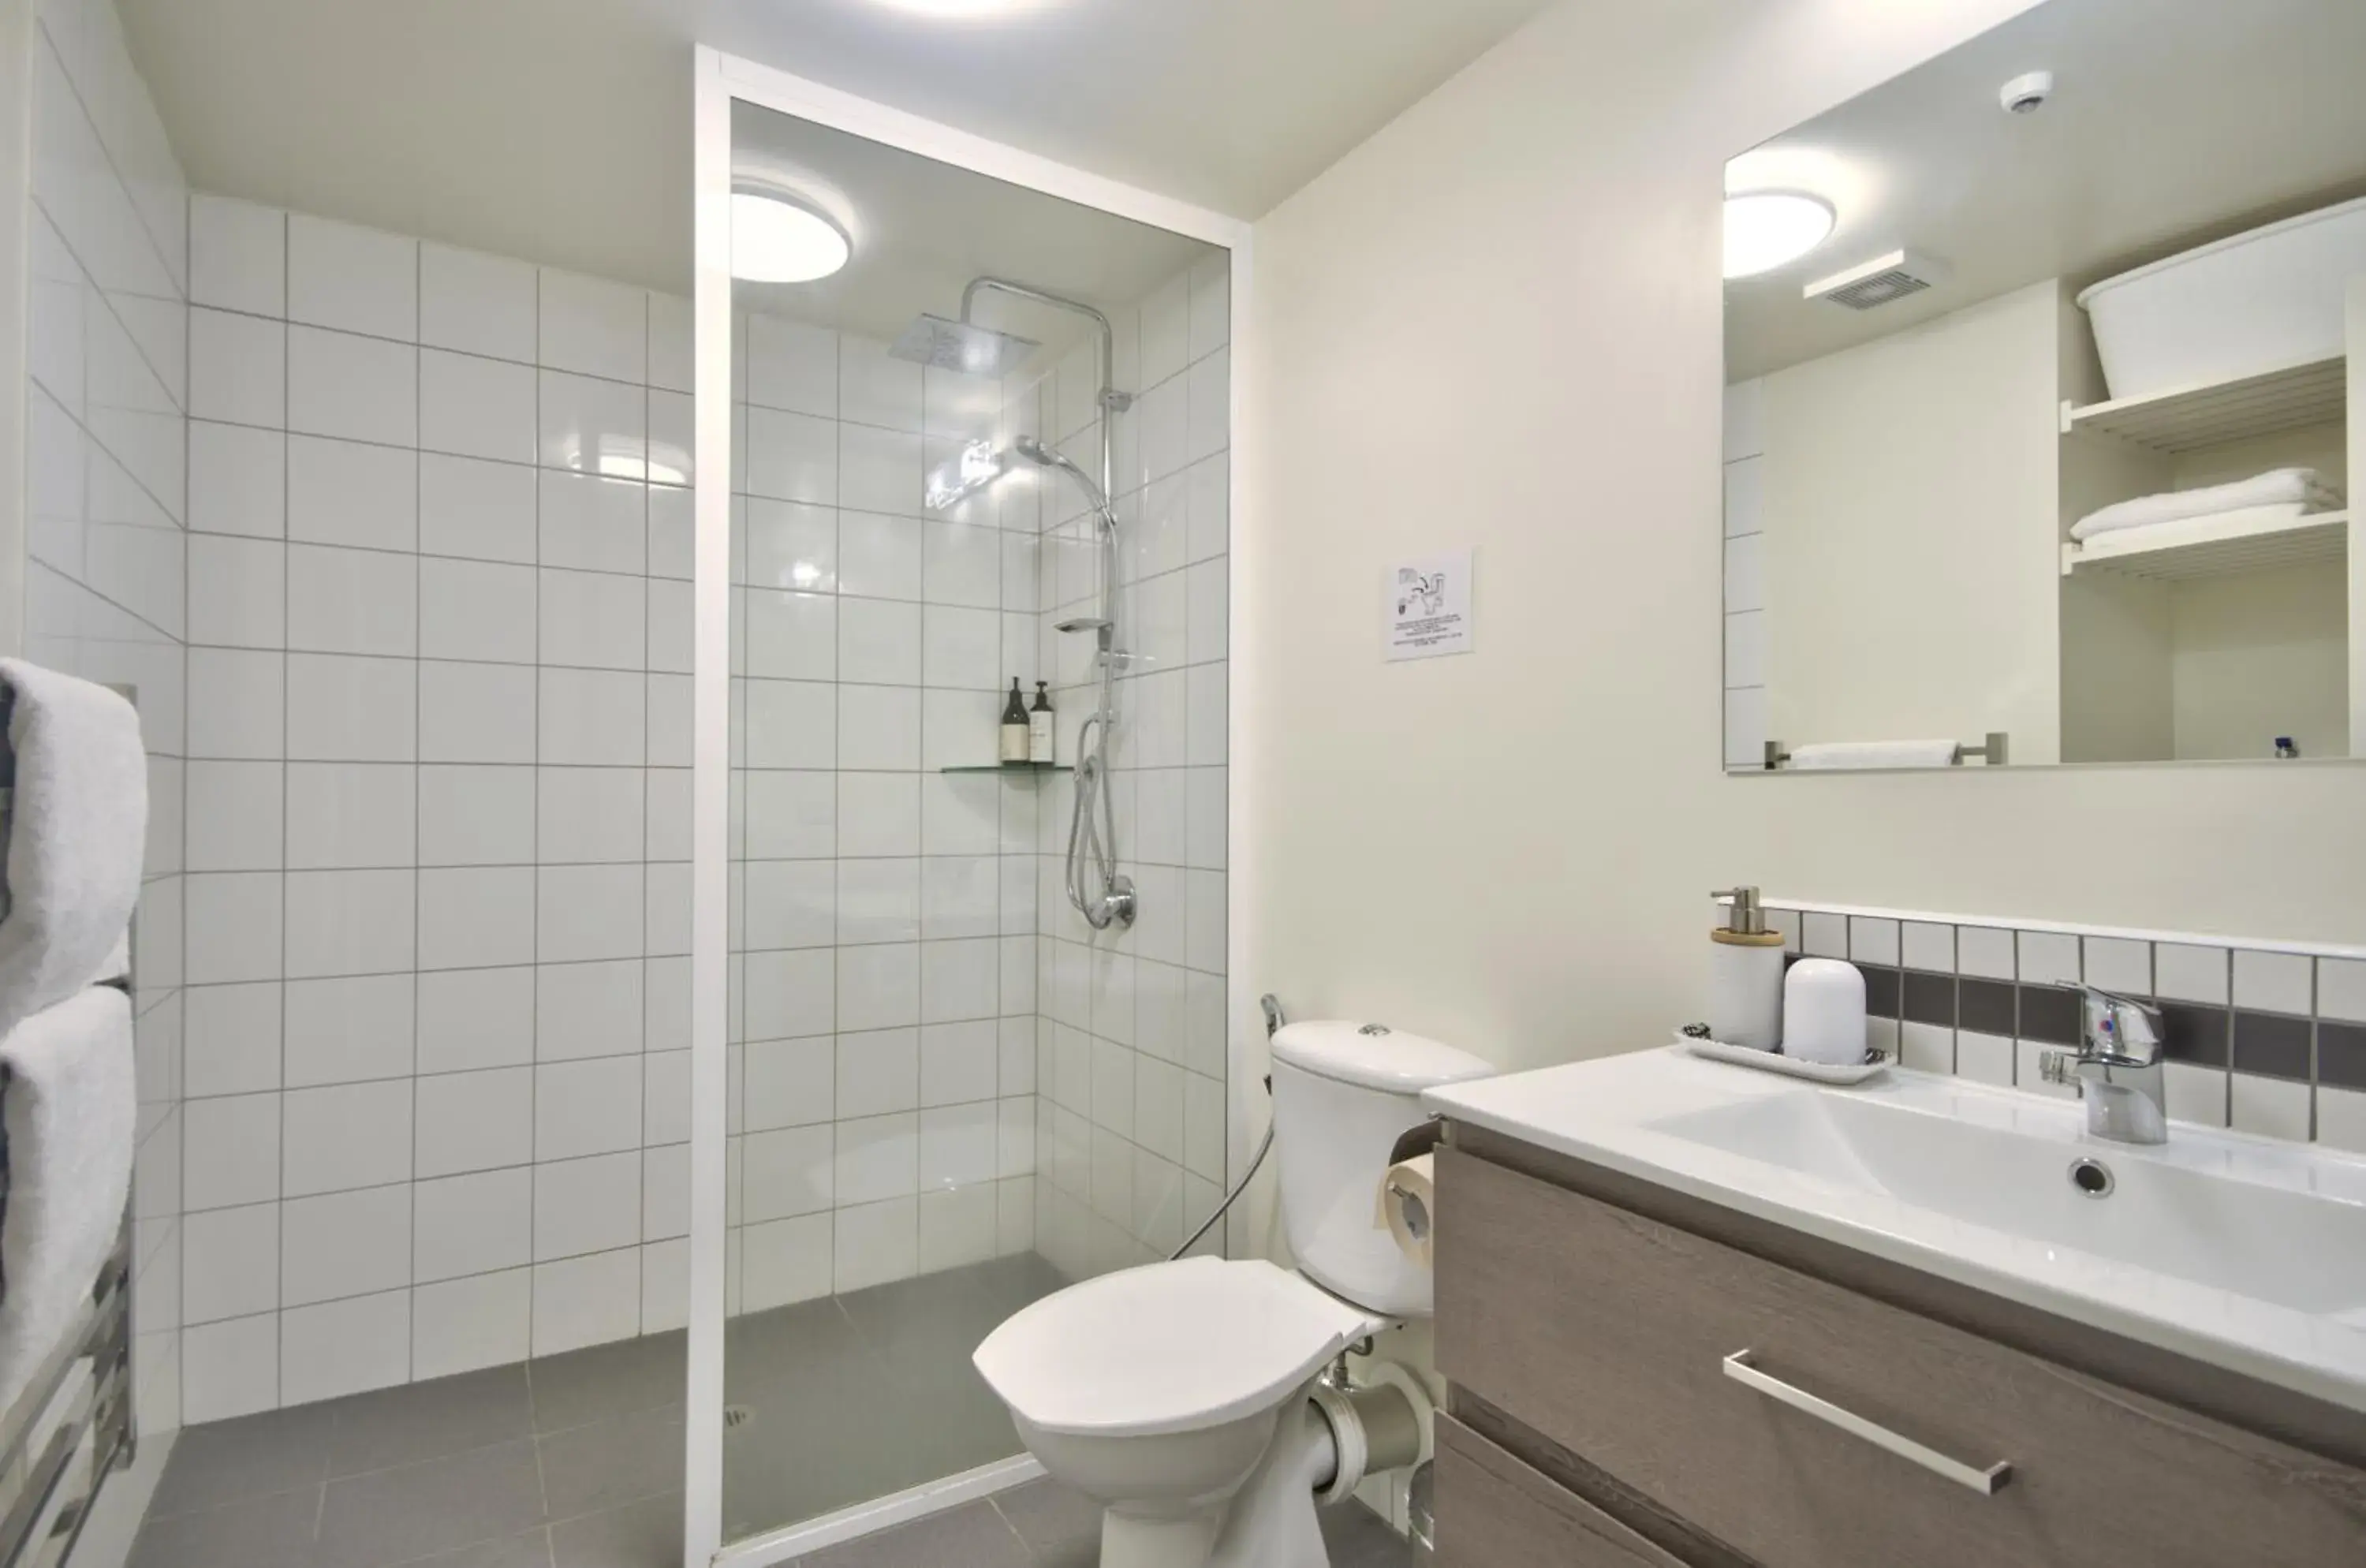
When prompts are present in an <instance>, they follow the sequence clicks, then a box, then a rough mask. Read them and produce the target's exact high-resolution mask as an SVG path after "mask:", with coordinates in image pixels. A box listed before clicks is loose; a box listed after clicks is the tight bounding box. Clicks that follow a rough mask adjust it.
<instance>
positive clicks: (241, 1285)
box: [181, 1203, 279, 1324]
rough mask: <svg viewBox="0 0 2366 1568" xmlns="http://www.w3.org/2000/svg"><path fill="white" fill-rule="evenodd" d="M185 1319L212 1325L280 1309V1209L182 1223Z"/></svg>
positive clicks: (217, 1213) (215, 1214)
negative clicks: (224, 1320) (219, 1321)
mask: <svg viewBox="0 0 2366 1568" xmlns="http://www.w3.org/2000/svg"><path fill="white" fill-rule="evenodd" d="M182 1257H183V1259H184V1262H183V1265H182V1276H181V1291H182V1297H181V1315H182V1321H184V1322H185V1323H190V1324H197V1323H212V1322H215V1321H217V1320H219V1319H221V1318H226V1317H243V1316H246V1315H248V1314H254V1313H259V1312H271V1311H273V1310H275V1309H276V1308H277V1307H278V1305H279V1205H278V1204H276V1203H255V1204H251V1205H249V1206H247V1207H245V1208H241V1209H208V1210H206V1211H204V1212H202V1213H192V1214H189V1215H187V1216H186V1217H185V1218H184V1219H183V1221H182Z"/></svg>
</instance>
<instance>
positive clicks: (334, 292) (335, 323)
mask: <svg viewBox="0 0 2366 1568" xmlns="http://www.w3.org/2000/svg"><path fill="white" fill-rule="evenodd" d="M287 319H288V320H289V321H304V322H309V323H310V324H311V325H313V326H316V327H334V328H336V329H337V330H338V331H340V332H348V333H368V334H370V335H371V336H374V337H385V338H396V339H400V340H403V341H406V342H408V341H411V340H414V339H416V338H417V337H418V335H419V243H418V242H417V241H416V240H408V239H404V238H403V237H402V236H400V235H399V234H387V233H381V232H379V231H377V230H374V229H361V228H356V227H355V226H354V225H352V224H350V223H333V222H331V221H329V220H326V219H322V218H311V217H307V216H305V215H304V214H302V213H291V214H290V215H289V216H288V219H287Z"/></svg>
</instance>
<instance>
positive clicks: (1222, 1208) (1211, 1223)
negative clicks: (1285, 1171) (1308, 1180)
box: [1166, 991, 1289, 1263]
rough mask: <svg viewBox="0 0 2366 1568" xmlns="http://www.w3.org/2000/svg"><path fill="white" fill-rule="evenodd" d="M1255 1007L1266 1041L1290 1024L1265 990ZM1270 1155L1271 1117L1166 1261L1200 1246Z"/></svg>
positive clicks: (1268, 1081) (1278, 1000)
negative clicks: (1235, 1174)
mask: <svg viewBox="0 0 2366 1568" xmlns="http://www.w3.org/2000/svg"><path fill="white" fill-rule="evenodd" d="M1257 1006H1258V1007H1260V1008H1262V1009H1264V1010H1265V1037H1266V1038H1267V1039H1268V1040H1271V1039H1272V1038H1273V1037H1274V1035H1275V1034H1276V1033H1278V1032H1279V1031H1280V1029H1281V1026H1282V1025H1283V1024H1285V1023H1287V1022H1289V1020H1288V1019H1286V1018H1284V1017H1283V1016H1282V1012H1281V998H1279V997H1277V996H1275V995H1274V994H1273V993H1272V992H1271V991H1268V992H1267V993H1266V994H1265V995H1264V996H1261V997H1259V998H1257ZM1265 1088H1266V1092H1267V1093H1268V1094H1271V1093H1272V1092H1273V1079H1271V1078H1268V1079H1266V1080H1265ZM1272 1152H1273V1118H1272V1117H1271V1116H1268V1117H1267V1118H1266V1122H1265V1138H1264V1140H1263V1141H1262V1142H1260V1143H1259V1144H1258V1145H1257V1152H1256V1155H1254V1156H1251V1158H1250V1160H1249V1168H1248V1169H1246V1170H1245V1171H1243V1172H1241V1179H1240V1180H1239V1181H1237V1182H1235V1183H1234V1186H1233V1190H1231V1191H1230V1192H1227V1193H1225V1194H1224V1201H1222V1202H1221V1203H1219V1204H1217V1205H1216V1212H1215V1213H1212V1214H1210V1215H1209V1216H1208V1217H1207V1219H1206V1220H1205V1221H1204V1222H1202V1223H1201V1224H1200V1228H1199V1229H1198V1230H1195V1231H1193V1232H1192V1233H1191V1235H1190V1236H1189V1238H1188V1239H1187V1240H1186V1241H1185V1242H1184V1243H1183V1245H1182V1246H1180V1247H1177V1248H1176V1249H1175V1250H1174V1251H1172V1252H1170V1253H1168V1254H1167V1255H1166V1261H1167V1262H1169V1263H1172V1262H1174V1261H1175V1260H1176V1259H1177V1258H1180V1257H1182V1256H1183V1255H1184V1254H1185V1253H1187V1252H1189V1251H1190V1250H1191V1249H1192V1248H1193V1247H1197V1246H1199V1245H1200V1237H1201V1236H1203V1235H1207V1234H1208V1233H1209V1232H1210V1231H1211V1230H1214V1229H1215V1228H1216V1222H1217V1221H1218V1220H1221V1219H1222V1218H1223V1217H1224V1215H1225V1214H1226V1213H1229V1212H1230V1211H1231V1209H1232V1206H1233V1205H1234V1203H1236V1202H1238V1201H1240V1196H1241V1194H1242V1193H1244V1192H1245V1191H1247V1190H1249V1183H1250V1182H1251V1181H1254V1180H1255V1179H1256V1173H1257V1168H1258V1167H1260V1166H1262V1165H1264V1164H1265V1156H1267V1155H1268V1154H1270V1153H1272Z"/></svg>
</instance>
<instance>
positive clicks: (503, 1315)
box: [411, 1269, 534, 1379]
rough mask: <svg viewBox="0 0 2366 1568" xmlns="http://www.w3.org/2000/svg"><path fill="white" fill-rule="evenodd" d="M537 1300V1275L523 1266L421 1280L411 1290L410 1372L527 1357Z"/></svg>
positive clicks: (425, 1373)
mask: <svg viewBox="0 0 2366 1568" xmlns="http://www.w3.org/2000/svg"><path fill="white" fill-rule="evenodd" d="M533 1303H534V1291H533V1275H532V1273H531V1272H530V1271H528V1270H526V1269H511V1270H509V1271H508V1272H506V1273H501V1274H477V1275H471V1276H468V1277H467V1278H464V1279H458V1280H445V1281H442V1282H440V1283H437V1284H432V1285H421V1286H420V1287H418V1288H417V1289H416V1290H414V1291H412V1292H411V1376H412V1377H413V1378H418V1379H427V1378H442V1377H451V1376H453V1375H455V1374H456V1373H459V1372H469V1371H478V1370H479V1369H480V1368H484V1367H498V1366H504V1365H507V1364H508V1363H510V1362H512V1361H522V1360H524V1359H525V1358H526V1356H527V1354H528V1353H529V1352H530V1350H531V1349H532V1339H531V1337H530V1334H529V1331H528V1323H529V1319H530V1314H531V1313H532V1310H533Z"/></svg>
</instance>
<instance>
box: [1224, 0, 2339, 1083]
mask: <svg viewBox="0 0 2366 1568" xmlns="http://www.w3.org/2000/svg"><path fill="white" fill-rule="evenodd" d="M2024 8H2025V4H2024V0H1953V3H1949V4H1939V3H1935V0H1932V3H1925V4H1918V5H1898V4H1897V3H1896V0H1655V3H1654V4H1651V5H1643V6H1636V5H1607V4H1596V3H1594V0H1569V3H1567V4H1564V5H1563V6H1560V7H1559V8H1557V9H1555V10H1553V11H1550V12H1549V13H1547V14H1546V15H1544V16H1543V17H1540V18H1538V21H1537V22H1535V23H1534V24H1532V25H1531V26H1530V27H1529V28H1526V29H1524V30H1523V31H1522V32H1521V33H1520V34H1518V35H1516V36H1515V38H1513V39H1510V40H1508V41H1507V42H1506V43H1505V44H1504V46H1502V47H1501V48H1499V49H1497V50H1495V51H1493V52H1492V53H1490V54H1489V55H1488V56H1486V57H1485V58H1484V59H1482V60H1481V61H1480V62H1476V63H1475V64H1473V65H1472V66H1471V67H1470V69H1469V70H1467V71H1466V72H1464V73H1462V74H1461V75H1460V76H1459V77H1457V78H1456V79H1455V80H1454V81H1453V82H1451V83H1449V84H1448V85H1446V86H1445V87H1443V88H1441V89H1440V90H1439V91H1438V92H1437V93H1436V94H1434V95H1433V96H1431V97H1430V98H1428V99H1426V100H1425V101H1424V102H1423V103H1422V104H1420V105H1418V106H1416V107H1414V108H1413V109H1412V110H1410V111H1408V112H1407V113H1406V114H1405V115H1403V117H1401V118H1399V119H1398V120H1397V121H1396V122H1394V123H1393V124H1391V126H1389V127H1388V128H1387V129H1386V130H1383V131H1381V132H1380V134H1378V135H1376V136H1375V137H1373V138H1372V139H1371V141H1369V142H1367V143H1366V144H1365V145H1363V146H1362V147H1360V148H1359V149H1358V150H1357V152H1354V153H1352V154H1351V155H1350V156H1348V157H1347V158H1346V159H1345V160H1343V161H1342V162H1341V163H1340V164H1338V165H1336V166H1335V167H1334V168H1333V169H1332V170H1331V171H1329V172H1328V173H1327V174H1325V175H1324V176H1323V177H1322V178H1320V179H1319V180H1317V181H1315V182H1314V183H1313V185H1311V186H1308V187H1307V188H1306V189H1305V190H1303V191H1301V193H1300V194H1299V195H1297V196H1296V197H1292V198H1291V199H1290V201H1288V202H1286V203H1284V204H1283V205H1282V206H1281V207H1280V208H1279V209H1276V210H1275V211H1274V212H1273V213H1272V214H1270V215H1269V216H1268V218H1267V219H1266V220H1264V221H1263V222H1262V223H1261V224H1260V225H1259V228H1258V232H1257V237H1256V265H1257V275H1256V294H1255V297H1254V300H1253V303H1252V304H1251V306H1250V309H1251V310H1254V312H1255V315H1254V323H1255V330H1256V333H1257V334H1259V335H1258V338H1257V341H1256V345H1255V348H1254V351H1253V357H1251V358H1250V359H1249V360H1248V364H1247V369H1246V375H1247V378H1248V379H1247V383H1246V392H1247V396H1248V399H1249V403H1250V406H1249V409H1248V413H1247V420H1248V423H1247V426H1246V428H1247V429H1249V430H1251V431H1253V432H1255V433H1256V447H1255V452H1254V455H1253V456H1251V457H1247V458H1246V459H1245V462H1246V464H1247V467H1246V469H1245V477H1246V482H1247V486H1248V496H1247V510H1246V511H1245V515H1244V519H1243V525H1242V531H1241V537H1240V548H1241V549H1242V551H1243V554H1244V558H1243V560H1242V563H1241V574H1242V582H1241V588H1240V594H1239V597H1238V599H1236V601H1235V616H1236V631H1237V635H1238V637H1239V638H1240V642H1239V644H1238V648H1237V651H1238V653H1239V655H1240V659H1241V662H1240V665H1239V666H1238V668H1239V669H1240V671H1241V675H1240V678H1239V679H1238V681H1237V682H1236V683H1235V701H1236V703H1237V704H1238V709H1237V728H1236V734H1235V740H1236V747H1237V749H1236V751H1235V763H1234V766H1235V773H1234V784H1235V788H1236V791H1237V792H1238V794H1239V796H1240V799H1241V802H1242V804H1241V808H1240V809H1241V814H1242V815H1241V826H1242V829H1243V836H1242V838H1241V840H1239V842H1240V847H1241V853H1242V859H1241V860H1240V861H1239V862H1238V864H1239V865H1240V866H1241V867H1242V869H1243V871H1244V872H1245V875H1244V877H1243V886H1242V888H1241V897H1239V898H1237V899H1236V900H1235V902H1234V908H1235V910H1236V911H1237V913H1238V918H1239V919H1240V920H1241V921H1242V922H1243V924H1244V930H1243V931H1242V932H1241V933H1240V939H1241V947H1240V950H1242V951H1245V953H1246V954H1247V965H1248V966H1247V969H1246V971H1245V974H1246V978H1247V981H1248V984H1247V986H1246V987H1245V990H1246V993H1247V994H1248V995H1252V996H1254V995H1256V993H1257V992H1258V991H1260V990H1268V989H1269V990H1274V991H1277V992H1279V994H1280V995H1281V996H1282V997H1283V998H1285V1000H1287V1001H1288V1002H1289V1004H1290V1007H1291V1010H1292V1011H1293V1012H1294V1013H1296V1014H1297V1015H1299V1016H1305V1017H1312V1016H1320V1015H1323V1014H1325V1013H1331V1014H1341V1013H1347V1014H1355V1015H1359V1016H1369V1017H1380V1018H1386V1019H1388V1020H1390V1021H1392V1022H1394V1023H1396V1024H1398V1025H1400V1026H1403V1027H1405V1028H1412V1029H1418V1030H1421V1031H1422V1032H1426V1033H1431V1034H1435V1035H1437V1036H1440V1037H1442V1038H1445V1039H1448V1040H1452V1041H1455V1042H1458V1043H1461V1044H1463V1045H1466V1046H1468V1047H1470V1049H1472V1050H1475V1051H1477V1052H1480V1053H1482V1054H1483V1055H1487V1056H1489V1057H1491V1058H1493V1059H1494V1060H1496V1061H1498V1062H1501V1063H1503V1064H1504V1065H1505V1066H1529V1065H1536V1064H1541V1063H1547V1062H1551V1061H1555V1060H1560V1059H1565V1058H1571V1057H1576V1056H1582V1055H1597V1054H1602V1053H1606V1052H1613V1051H1619V1050H1626V1049H1631V1048H1635V1047H1639V1046H1645V1045H1650V1044H1653V1043H1657V1042H1659V1041H1662V1040H1664V1039H1665V1038H1666V1037H1667V1031H1668V1028H1669V1026H1670V1025H1671V1024H1672V1023H1673V1022H1675V1021H1680V1020H1682V1019H1684V1018H1687V1017H1691V1016H1696V1015H1697V1013H1698V1012H1699V1010H1700V997H1701V988H1702V987H1701V978H1702V975H1703V971H1704V963H1705V955H1706V953H1707V949H1708V946H1709V944H1708V942H1707V934H1706V928H1707V924H1708V919H1707V899H1706V897H1705V895H1706V894H1707V890H1708V889H1709V888H1711V887H1714V886H1724V885H1726V884H1728V883H1730V882H1732V881H1735V880H1747V881H1754V882H1758V883H1761V884H1763V885H1764V886H1768V887H1770V888H1775V889H1778V890H1780V892H1782V893H1783V894H1785V895H1787V896H1789V897H1798V898H1826V899H1845V900H1854V901H1863V902H1866V903H1878V904H1890V905H1907V906H1916V907H1921V908H1933V909H1939V910H1946V911H1955V912H1964V913H1980V914H1992V915H2012V914H2017V913H2027V914H2032V915H2038V914H2042V915H2048V916H2053V917H2056V918H2060V919H2080V920H2100V921H2113V922H2126V923H2140V924H2144V925H2148V926H2162V927H2186V928H2192V929H2196V930H2203V931H2222V932H2256V933H2259V934H2261V935H2268V936H2279V937H2287V938H2315V939H2320V940H2344V941H2352V942H2355V941H2360V940H2366V919H2361V917H2360V913H2359V904H2358V899H2357V897H2356V886H2355V884H2356V879H2357V876H2358V874H2359V871H2360V867H2361V866H2366V809H2361V807H2366V772H2360V771H2359V770H2356V769H2353V768H2350V767H2348V766H2344V765H2340V764H2326V765H2313V764H2302V765H2298V766H2295V765H2293V764H2282V765H2281V766H2280V765H2277V764H2273V763H2259V764H2227V765H2223V766H2215V767H2209V766H2203V767H2186V768H2170V767H2155V768H2095V769H2077V770H2034V771H2029V772H2018V771H2011V770H2007V771H2003V772H1999V773H1981V772H1978V771H1971V772H1967V773H1944V774H1923V775H1897V776H1867V777H1841V778H1834V777H1813V776H1784V775H1776V776H1772V777H1765V776H1761V777H1748V778H1735V779H1728V778H1725V777H1723V776H1722V775H1721V773H1720V772H1719V769H1718V752H1719V746H1720V733H1719V721H1718V686H1719V669H1718V660H1719V646H1718V645H1719V622H1718V600H1719V594H1718V575H1719V545H1718V536H1719V525H1718V509H1719V494H1718V492H1719V483H1720V474H1719V462H1718V457H1719V452H1720V441H1719V432H1718V419H1719V387H1720V385H1721V383H1722V381H1723V374H1722V366H1721V352H1720V346H1719V344H1720V301H1719V284H1718V198H1719V189H1720V178H1719V174H1720V169H1721V166H1722V164H1723V163H1724V161H1725V159H1726V158H1727V157H1729V155H1731V154H1732V153H1735V152H1739V151H1741V149H1743V148H1745V147H1748V146H1749V145H1751V144H1752V143H1753V142H1755V141H1760V140H1762V139H1763V138H1765V137H1767V136H1770V135H1772V134H1775V132H1777V131H1780V130H1783V129H1785V128H1786V127H1788V126H1790V125H1793V124H1795V123H1797V122H1798V121H1801V120H1804V119H1806V118H1810V117H1812V116H1813V115H1815V114H1817V113H1820V111H1822V110H1823V109H1825V108H1826V107H1830V106H1831V105H1832V104H1834V103H1836V102H1838V101H1839V100H1841V99H1842V98H1843V97H1845V96H1849V95H1850V94H1852V93H1853V92H1855V91H1858V90H1861V89H1862V88H1864V87H1866V86H1869V85H1872V84H1874V83H1875V82H1876V81H1879V80H1881V79H1884V78H1887V77H1888V76H1890V75H1893V74H1895V73H1898V72H1899V71H1901V70H1904V69H1906V68H1908V67H1909V66H1910V65H1912V64H1913V63H1915V62H1918V61H1919V60H1921V59H1923V58H1925V57H1927V56H1929V55H1930V54H1932V53H1933V52H1936V51H1939V50H1942V49H1944V48H1946V47H1949V46H1950V45H1952V44H1953V43H1955V42H1957V41H1960V40H1961V39H1963V38H1965V37H1966V36H1968V35H1969V34H1971V33H1972V32H1974V31H1976V30H1977V29H1979V28H1983V27H1986V26H1989V25H1993V24H1994V23H1996V22H1998V21H2000V20H2002V19H2004V18H2005V17H2009V16H2011V15H2012V14H2014V13H2016V12H2018V11H2020V10H2022V9H2024ZM1464 544H1469V545H1474V546H1476V547H1477V548H1478V550H1479V582H1478V586H1477V602H1478V615H1479V626H1478V651H1477V652H1475V653H1472V654H1470V655H1467V656H1464V657H1459V658H1450V659H1439V660H1425V661H1421V662H1415V663H1409V664H1397V665H1389V664H1385V663H1383V662H1382V660H1381V658H1380V646H1379V625H1378V605H1377V602H1378V598H1379V592H1378V586H1377V585H1378V583H1379V581H1380V573H1381V571H1382V570H1383V569H1384V567H1385V566H1386V565H1387V564H1388V563H1389V562H1390V561H1391V558H1393V557H1394V556H1396V555H1397V554H1399V553H1404V552H1423V551H1428V550H1434V549H1439V548H1446V547H1456V546H1459V545H1464ZM1408 844H1414V845H1418V846H1419V850H1420V853H1419V855H1418V857H1417V863H1416V862H1415V861H1413V860H1409V857H1408V855H1407V852H1406V846H1407V845H1408ZM1241 1027H1243V1028H1244V1029H1245V1028H1246V1027H1247V1024H1246V1023H1245V1021H1244V1022H1243V1024H1242V1025H1241ZM1234 1081H1235V1082H1236V1083H1241V1084H1250V1083H1254V1082H1255V1079H1254V1078H1253V1077H1248V1076H1247V1075H1245V1074H1239V1075H1236V1076H1235V1079H1234ZM1260 1110H1261V1108H1260Z"/></svg>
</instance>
